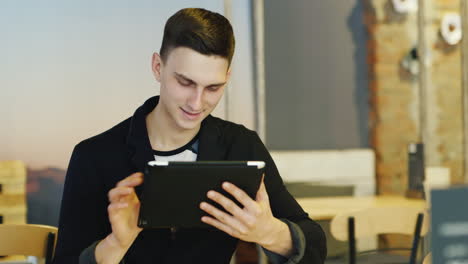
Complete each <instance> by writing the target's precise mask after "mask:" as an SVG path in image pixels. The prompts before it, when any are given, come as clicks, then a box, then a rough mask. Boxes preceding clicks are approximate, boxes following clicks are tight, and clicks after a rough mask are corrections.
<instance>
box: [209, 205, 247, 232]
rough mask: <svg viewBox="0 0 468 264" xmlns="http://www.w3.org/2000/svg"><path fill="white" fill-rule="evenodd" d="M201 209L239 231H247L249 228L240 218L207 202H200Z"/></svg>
mask: <svg viewBox="0 0 468 264" xmlns="http://www.w3.org/2000/svg"><path fill="white" fill-rule="evenodd" d="M200 209H202V210H203V211H205V212H207V213H208V214H210V215H212V216H213V217H215V218H216V219H217V220H218V221H219V222H221V223H223V224H224V225H227V226H229V227H231V228H233V229H235V230H237V231H239V232H240V233H246V232H247V228H246V227H245V226H244V225H243V224H242V223H241V222H240V221H239V220H238V219H236V218H235V217H233V216H232V215H229V214H227V213H225V212H223V211H221V210H219V209H218V208H216V207H214V206H212V205H211V204H209V203H207V202H202V203H201V204H200Z"/></svg>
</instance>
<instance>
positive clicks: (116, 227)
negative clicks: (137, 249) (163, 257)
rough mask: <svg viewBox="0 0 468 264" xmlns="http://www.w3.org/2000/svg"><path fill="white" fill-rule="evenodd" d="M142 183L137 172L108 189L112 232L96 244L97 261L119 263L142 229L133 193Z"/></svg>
mask: <svg viewBox="0 0 468 264" xmlns="http://www.w3.org/2000/svg"><path fill="white" fill-rule="evenodd" d="M142 183H143V174H142V173H139V172H138V173H134V174H132V175H130V176H128V177H127V178H125V179H123V180H122V181H120V182H118V183H117V186H115V188H113V189H112V190H110V191H109V193H108V197H109V202H110V204H109V206H108V207H107V212H108V214H109V221H110V223H111V226H112V233H111V234H109V235H108V236H107V237H106V238H105V239H104V240H102V241H101V242H99V244H98V245H97V246H96V251H95V257H96V262H97V263H100V264H101V263H105V264H108V263H109V264H117V263H119V262H120V260H121V259H122V258H123V256H124V255H125V253H126V252H127V250H128V248H129V247H130V246H131V245H132V243H133V241H135V239H136V237H137V236H138V234H139V233H140V232H141V230H142V229H141V228H139V227H138V225H137V221H138V215H139V213H140V200H139V199H138V197H137V195H136V193H135V187H136V186H138V185H140V184H142Z"/></svg>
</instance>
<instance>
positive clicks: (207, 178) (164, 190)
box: [138, 161, 265, 228]
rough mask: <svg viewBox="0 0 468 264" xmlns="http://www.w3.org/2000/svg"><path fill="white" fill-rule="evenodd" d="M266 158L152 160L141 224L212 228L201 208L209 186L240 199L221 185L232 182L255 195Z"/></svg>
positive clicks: (146, 175)
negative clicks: (260, 159) (193, 160)
mask: <svg viewBox="0 0 468 264" xmlns="http://www.w3.org/2000/svg"><path fill="white" fill-rule="evenodd" d="M264 167H265V163H264V162H263V161H197V162H168V161H151V162H149V163H148V166H147V169H146V171H145V176H144V182H143V192H142V195H141V197H140V202H141V207H140V215H139V219H138V226H139V227H142V228H168V227H171V228H172V227H177V228H208V227H210V226H209V225H207V224H205V223H203V222H202V221H201V217H202V216H203V215H206V213H205V212H204V211H203V210H201V209H200V203H201V202H202V201H206V202H209V203H211V204H213V205H215V206H217V207H218V208H221V206H219V205H217V204H215V203H214V202H213V201H211V200H210V199H208V198H207V197H206V194H207V192H208V191H209V190H215V191H217V192H220V193H222V194H224V195H226V196H227V197H229V198H230V199H232V200H233V201H235V202H237V201H236V200H235V199H234V198H233V197H232V196H231V195H230V194H228V193H227V192H226V191H224V190H223V189H222V188H221V184H222V183H223V182H225V181H227V182H231V183H233V184H234V185H236V186H238V187H239V188H241V189H242V190H244V191H245V192H246V193H247V194H248V195H249V196H250V197H252V199H255V196H256V194H257V190H258V188H259V186H260V181H261V178H262V174H263V171H264Z"/></svg>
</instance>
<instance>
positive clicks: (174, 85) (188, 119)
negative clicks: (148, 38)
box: [153, 47, 229, 130]
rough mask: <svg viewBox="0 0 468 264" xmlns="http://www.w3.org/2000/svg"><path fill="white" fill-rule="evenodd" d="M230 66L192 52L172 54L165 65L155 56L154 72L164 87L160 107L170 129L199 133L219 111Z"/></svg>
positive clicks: (182, 48)
mask: <svg viewBox="0 0 468 264" xmlns="http://www.w3.org/2000/svg"><path fill="white" fill-rule="evenodd" d="M228 67H229V63H228V61H227V59H225V58H222V57H220V56H208V55H203V54H201V53H198V52H196V51H194V50H192V49H189V48H185V47H179V48H175V49H173V50H171V51H170V52H169V55H168V57H167V58H166V61H165V62H162V60H161V58H160V56H159V55H158V54H156V53H155V54H154V55H153V72H154V75H155V77H156V79H157V80H158V81H159V82H160V83H161V87H160V99H159V104H160V106H161V107H162V108H161V110H163V111H162V112H163V113H164V114H165V116H166V117H168V118H169V122H171V124H170V125H171V126H175V128H176V129H181V130H191V129H198V128H199V126H200V123H201V122H202V121H203V119H205V117H207V116H208V115H209V114H210V113H211V112H212V111H213V110H214V108H215V107H216V105H217V104H218V102H219V100H220V99H221V97H222V95H223V93H224V88H225V86H226V82H227V81H228V78H229V71H228V70H229V69H228Z"/></svg>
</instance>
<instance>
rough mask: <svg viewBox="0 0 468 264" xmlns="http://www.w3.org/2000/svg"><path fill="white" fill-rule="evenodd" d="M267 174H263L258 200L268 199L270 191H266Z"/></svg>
mask: <svg viewBox="0 0 468 264" xmlns="http://www.w3.org/2000/svg"><path fill="white" fill-rule="evenodd" d="M264 179H265V175H263V176H262V181H261V182H260V187H259V188H258V191H257V195H256V199H255V200H256V201H257V202H261V201H268V193H267V191H266V187H265V182H264Z"/></svg>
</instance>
